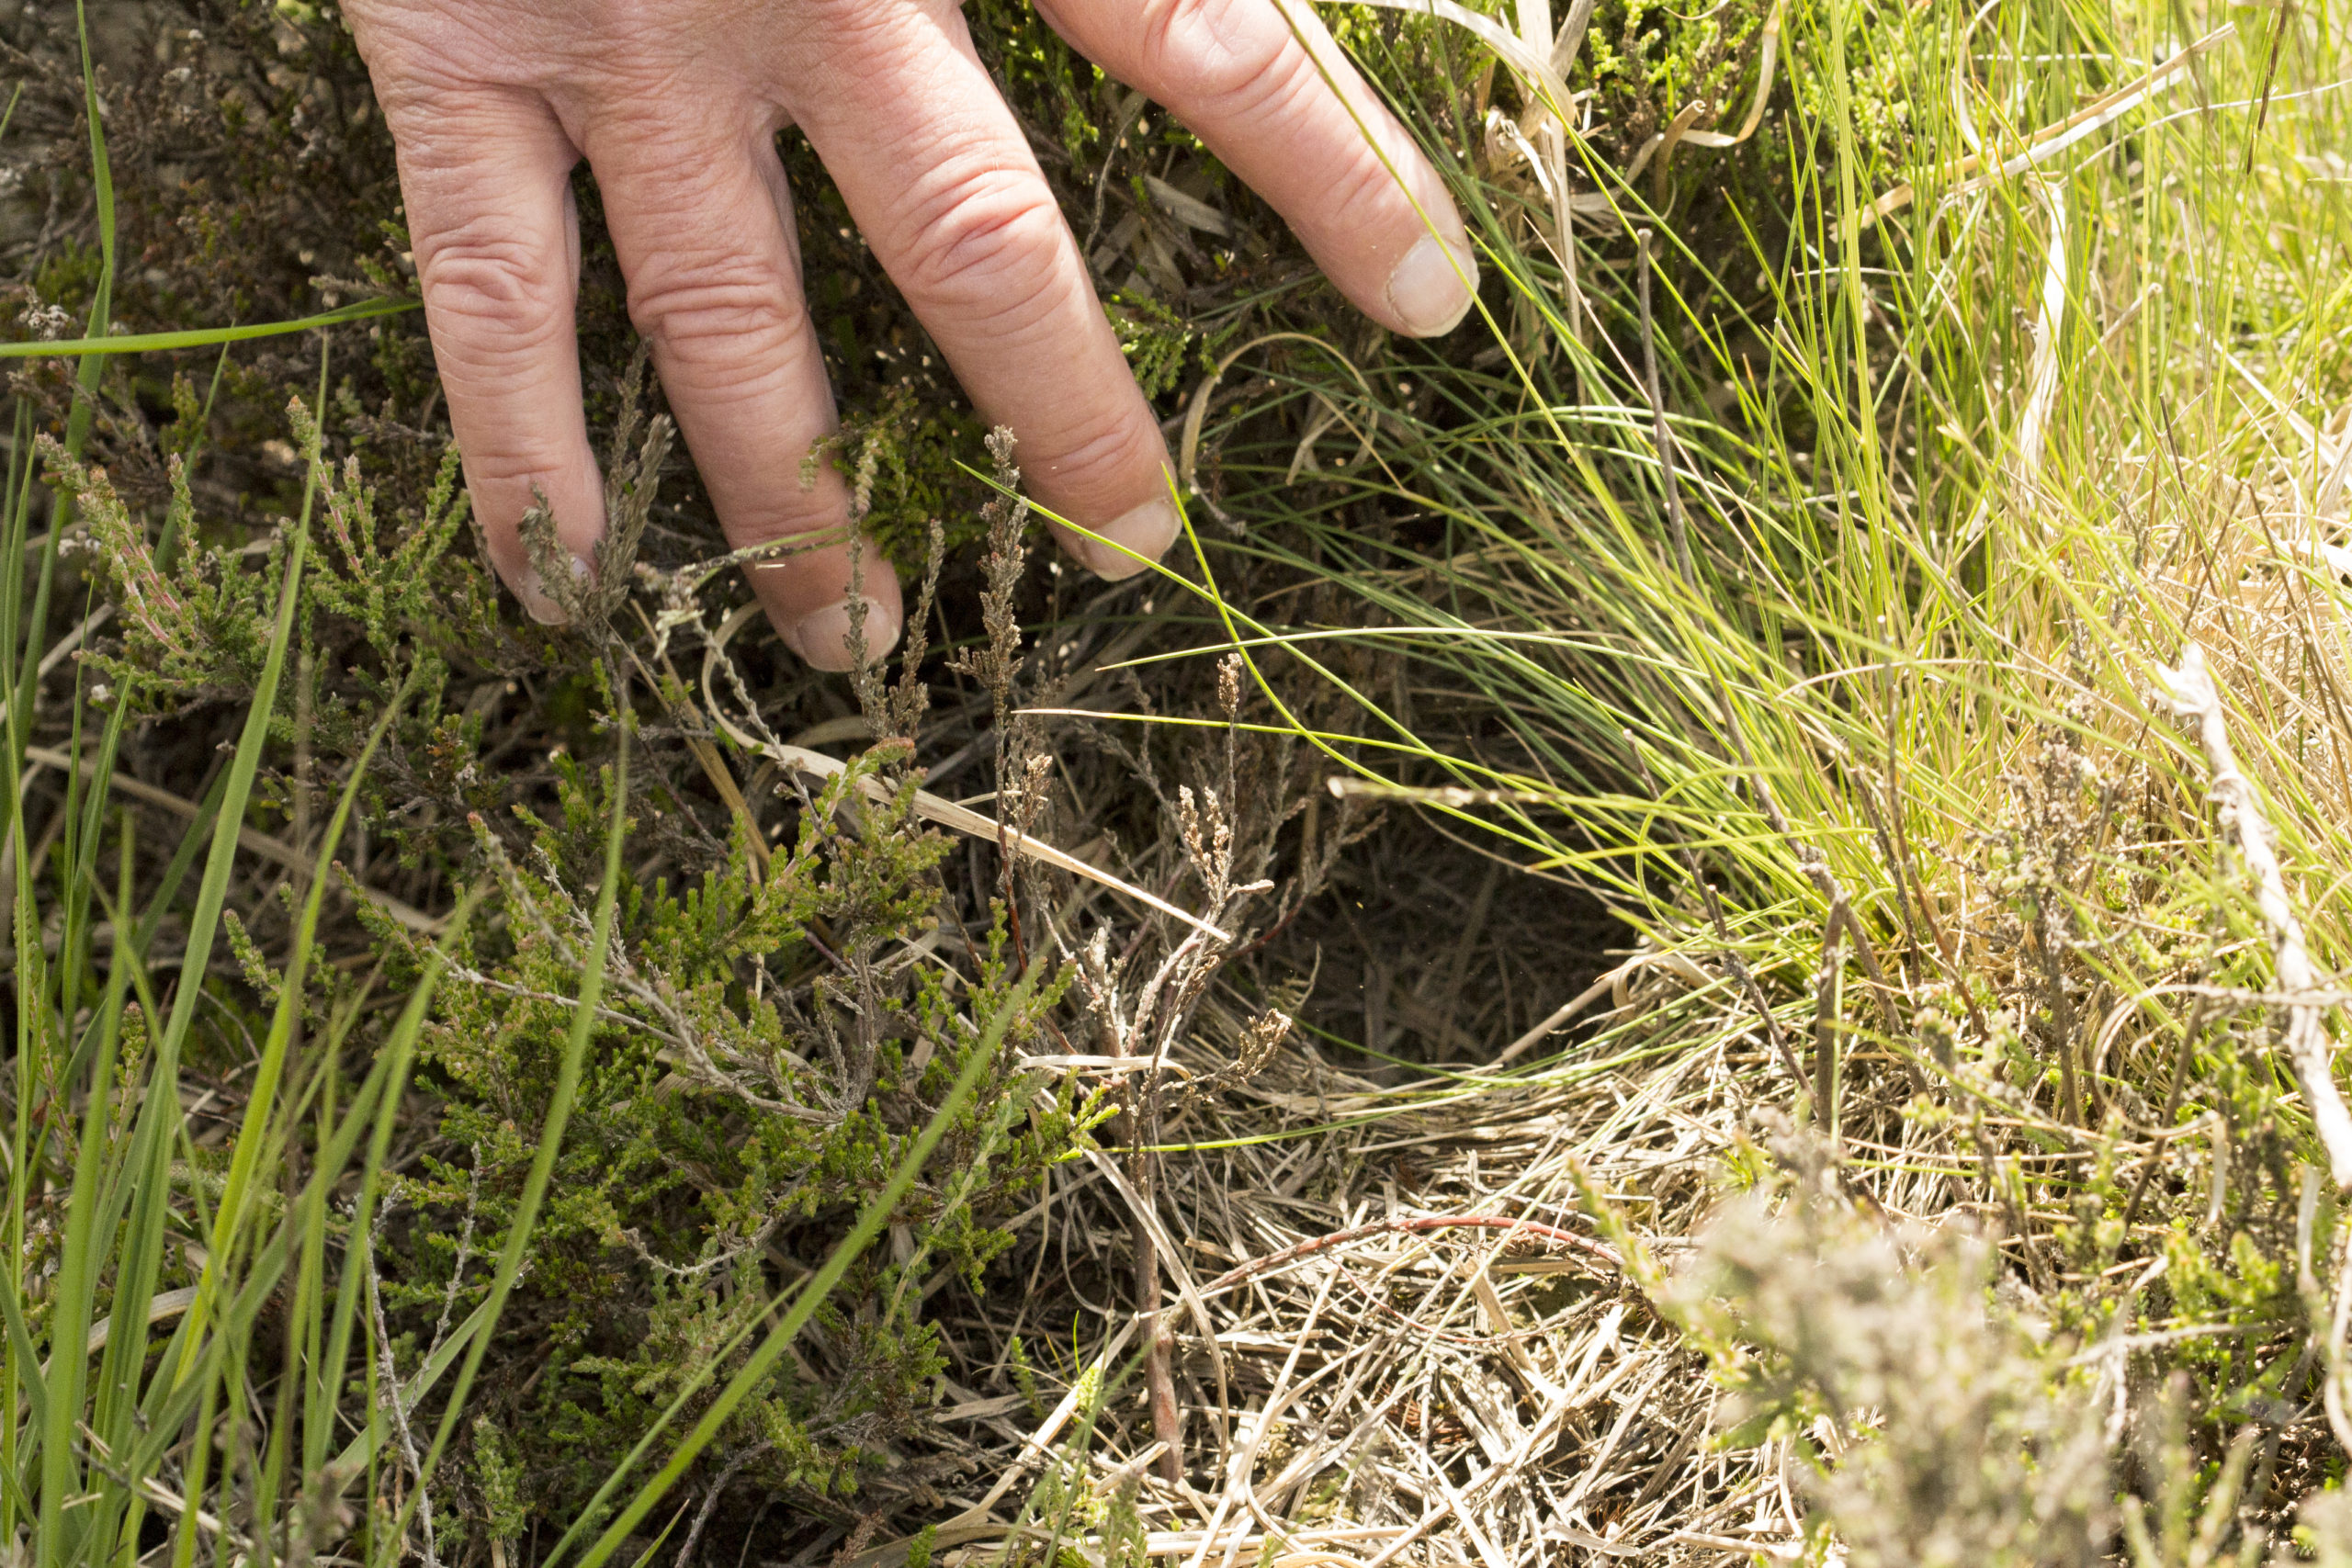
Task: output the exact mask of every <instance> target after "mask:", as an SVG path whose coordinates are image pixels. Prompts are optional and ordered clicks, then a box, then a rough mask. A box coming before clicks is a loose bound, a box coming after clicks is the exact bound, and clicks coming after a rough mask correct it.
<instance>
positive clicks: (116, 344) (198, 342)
mask: <svg viewBox="0 0 2352 1568" xmlns="http://www.w3.org/2000/svg"><path fill="white" fill-rule="evenodd" d="M423 308H424V302H423V301H422V300H418V299H357V300H354V301H353V302H352V303H350V304H348V305H339V306H337V307H335V308H334V310H322V311H320V312H319V313H318V314H317V315H315V316H300V317H296V318H294V319H292V320H290V321H256V322H254V323H253V324H252V325H249V326H242V327H192V328H189V329H187V331H184V332H174V333H123V334H121V335H119V336H116V337H107V336H102V335H98V334H96V333H93V334H91V335H89V336H85V337H78V338H67V339H63V340H62V341H60V342H56V343H0V359H48V358H51V357H59V358H62V357H66V356H70V355H80V356H82V357H83V358H84V359H85V362H87V363H90V364H98V363H101V362H102V361H103V358H104V356H105V355H115V354H164V353H169V352H171V351H172V350H175V349H188V348H216V347H220V346H221V345H223V344H232V343H251V342H253V341H254V340H255V339H256V338H269V337H284V336H287V335H288V334H290V333H307V332H316V331H318V330H319V329H321V328H322V327H340V326H347V325H349V324H350V323H351V322H353V321H375V320H378V319H379V318H380V317H384V316H399V315H405V314H407V313H408V312H409V311H411V310H421V309H423Z"/></svg>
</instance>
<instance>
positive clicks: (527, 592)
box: [515, 556, 589, 626]
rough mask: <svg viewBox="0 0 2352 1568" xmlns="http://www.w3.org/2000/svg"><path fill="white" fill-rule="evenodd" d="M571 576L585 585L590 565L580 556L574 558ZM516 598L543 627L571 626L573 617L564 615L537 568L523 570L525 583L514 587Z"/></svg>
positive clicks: (527, 612)
mask: <svg viewBox="0 0 2352 1568" xmlns="http://www.w3.org/2000/svg"><path fill="white" fill-rule="evenodd" d="M571 575H572V578H573V579H574V580H575V581H579V582H582V583H585V582H586V581H588V576H589V567H588V563H587V562H586V561H584V560H582V559H581V558H579V557H578V556H574V557H572V558H571ZM515 598H517V599H519V600H521V601H522V602H523V609H524V611H525V612H526V614H528V615H530V617H531V619H533V620H535V621H537V622H538V623H539V625H541V626H569V625H570V624H571V616H569V615H565V614H564V613H563V606H562V605H560V604H557V603H556V602H555V598H554V596H553V595H552V594H550V593H549V592H548V590H547V584H546V581H544V580H543V579H541V577H540V576H539V569H538V568H537V567H535V566H526V567H525V568H524V569H523V581H520V582H518V583H516V584H515Z"/></svg>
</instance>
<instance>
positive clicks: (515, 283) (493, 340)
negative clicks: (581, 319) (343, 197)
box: [416, 223, 570, 353]
mask: <svg viewBox="0 0 2352 1568" xmlns="http://www.w3.org/2000/svg"><path fill="white" fill-rule="evenodd" d="M416 270H417V281H418V284H419V287H421V288H423V290H424V298H425V301H426V303H427V304H429V305H430V306H431V307H432V309H433V310H434V313H435V315H436V316H437V317H438V318H439V319H440V320H441V321H443V322H445V323H447V325H450V326H452V327H455V328H457V329H458V335H460V336H462V337H466V338H468V339H469V340H476V341H479V342H481V343H482V344H483V346H484V347H485V348H486V349H488V350H489V351H490V352H493V353H495V352H499V351H501V350H504V351H508V352H513V351H521V352H526V353H527V352H530V351H532V350H535V349H537V348H539V347H541V346H544V345H545V344H547V343H548V341H550V340H552V339H553V338H555V337H556V336H557V335H559V334H560V333H562V332H563V331H564V329H565V328H566V327H567V326H568V325H569V324H570V323H569V321H568V319H567V318H568V316H569V313H570V312H569V310H568V309H567V302H566V298H565V295H564V294H563V293H562V292H561V291H560V288H559V286H558V285H557V283H556V282H555V278H556V276H557V275H558V273H559V272H560V269H559V268H557V267H555V266H552V265H549V263H548V257H547V256H546V255H545V254H542V253H541V251H540V249H539V247H537V246H535V245H533V244H531V243H528V242H527V241H525V240H523V239H521V238H519V237H518V236H516V235H514V234H512V233H508V232H503V231H497V230H493V229H492V228H491V227H490V226H489V225H487V224H482V223H476V224H470V225H465V226H461V227H459V228H458V229H456V230H454V231H447V232H444V233H442V234H440V235H438V236H436V237H435V238H434V239H432V240H430V241H420V242H419V243H418V245H417V250H416ZM468 329H473V330H470V331H469V330H468Z"/></svg>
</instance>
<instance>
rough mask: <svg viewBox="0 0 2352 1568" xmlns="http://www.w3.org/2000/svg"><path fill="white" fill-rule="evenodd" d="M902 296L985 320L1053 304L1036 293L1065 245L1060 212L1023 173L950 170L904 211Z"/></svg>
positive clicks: (982, 168)
mask: <svg viewBox="0 0 2352 1568" xmlns="http://www.w3.org/2000/svg"><path fill="white" fill-rule="evenodd" d="M910 229H911V231H912V234H913V240H912V242H911V243H910V244H909V246H908V247H907V254H908V256H909V261H908V263H907V268H906V272H907V276H906V277H905V280H904V283H905V288H906V289H907V292H908V293H909V294H910V296H913V297H916V298H920V299H923V300H925V301H927V302H930V303H933V304H936V305H939V306H943V307H945V308H947V309H950V310H961V311H980V312H984V313H986V314H988V315H989V316H990V317H992V318H993V317H1000V316H1001V315H1002V314H1003V313H1004V312H1007V311H1012V310H1019V309H1020V308H1022V305H1023V302H1024V301H1026V302H1029V303H1031V304H1034V305H1036V306H1038V307H1041V308H1042V307H1045V306H1046V305H1049V304H1053V303H1057V302H1055V301H1048V300H1046V299H1043V298H1041V295H1042V293H1043V291H1041V290H1039V289H1038V288H1035V284H1036V283H1037V281H1038V278H1039V276H1040V275H1041V274H1043V273H1044V272H1046V270H1048V269H1049V268H1050V265H1051V262H1050V258H1051V257H1052V255H1053V254H1054V252H1055V249H1056V248H1057V246H1059V245H1061V244H1063V243H1066V241H1065V240H1064V238H1063V230H1062V218H1061V212H1060V210H1059V209H1057V208H1056V207H1055V206H1054V202H1053V197H1052V196H1051V194H1050V193H1049V192H1047V191H1046V188H1045V186H1044V185H1043V183H1042V182H1040V181H1038V180H1036V179H1035V178H1032V177H1030V176H1029V175H1027V174H1026V172H1025V171H1007V170H1002V169H996V168H989V167H986V166H983V165H980V164H974V165H973V166H972V167H970V168H967V169H962V170H949V171H946V172H944V173H943V174H942V175H939V176H937V177H934V178H933V180H932V181H930V182H929V188H928V189H925V190H922V191H919V192H918V193H917V196H916V199H915V200H914V202H913V203H912V204H911V210H910Z"/></svg>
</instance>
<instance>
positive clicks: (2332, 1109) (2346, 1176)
mask: <svg viewBox="0 0 2352 1568" xmlns="http://www.w3.org/2000/svg"><path fill="white" fill-rule="evenodd" d="M2165 682H2166V683H2167V684H2169V685H2170V686H2171V688H2172V703H2173V711H2174V712H2176V713H2177V714H2178V715H2179V716H2180V717H2181V719H2182V720H2183V721H2184V722H2186V723H2188V724H2192V725H2194V726H2196V728H2197V739H2198V743H2199V745H2201V746H2202V747H2203V748H2204V750H2205V758H2206V761H2208V762H2210V763H2211V765H2212V769H2213V786H2212V796H2213V801H2214V804H2215V805H2217V806H2218V807H2221V812H2222V831H2224V832H2226V833H2228V834H2229V835H2230V836H2231V838H2232V840H2233V841H2234V843H2235V845H2236V847H2237V852H2238V856H2239V858H2240V859H2242V860H2244V861H2245V868H2246V871H2247V872H2248V873H2249V874H2251V875H2252V876H2253V878H2254V900H2255V907H2256V909H2258V910H2259V911H2260V913H2261V916H2262V926H2263V930H2264V931H2267V932H2268V933H2269V936H2270V944H2271V947H2272V949H2273V951H2274V952H2275V953H2276V954H2277V957H2276V959H2275V964H2276V965H2277V969H2278V989H2279V990H2280V991H2281V992H2283V993H2285V994H2286V995H2287V996H2288V997H2290V998H2293V999H2292V1000H2290V1001H2289V1002H2288V1003H2287V1060H2288V1063H2289V1065H2290V1066H2292V1067H2293V1068H2294V1072H2295V1081H2296V1082H2297V1083H2298V1084H2300V1085H2301V1086H2302V1090H2303V1102H2304V1103H2305V1104H2306V1105H2308V1106H2310V1107H2311V1113H2312V1128H2313V1129H2314V1130H2315V1131H2316V1132H2317V1133H2318V1134H2319V1141H2320V1143H2321V1145H2322V1146H2324V1148H2325V1149H2326V1150H2327V1163H2328V1169H2329V1173H2330V1174H2331V1175H2333V1176H2334V1177H2335V1185H2336V1186H2337V1187H2338V1188H2339V1189H2342V1188H2352V1112H2347V1111H2346V1110H2345V1108H2344V1097H2343V1096H2342V1095H2340V1094H2338V1093H2337V1092H2336V1089H2335V1074H2334V1072H2333V1071H2332V1070H2331V1067H2330V1064H2329V1055H2330V1043H2329V1041H2328V1038H2327V1030H2326V1028H2325V1026H2324V1024H2323V1023H2322V1021H2321V1020H2322V1017H2323V1015H2324V1010H2325V1009H2324V1003H2322V1002H2320V1001H2317V1000H2314V999H2312V995H2311V994H2312V993H2313V992H2316V991H2317V990H2318V989H2319V988H2320V985H2319V976H2318V973H2317V971H2316V970H2315V969H2314V968H2313V967H2312V957H2311V951H2310V949H2309V948H2307V947H2306V946H2305V945H2304V942H2303V922H2302V921H2301V919H2298V918H2297V917H2296V915H2295V907H2294V905H2293V903H2292V902H2290V900H2289V899H2288V897H2287V882H2286V878H2285V877H2284V876H2283V875H2281V874H2280V873H2279V870H2278V853H2277V852H2275V851H2274V850H2273V849H2272V847H2271V841H2272V838H2273V834H2272V832H2271V829H2270V821H2269V818H2267V817H2265V816H2264V815H2263V811H2262V801H2261V797H2260V796H2258V795H2256V793H2255V788H2254V783H2253V781H2252V780H2250V779H2248V778H2247V777H2246V776H2245V772H2244V771H2243V770H2241V769H2240V768H2239V766H2238V759H2237V752H2236V750H2235V749H2234V748H2233V747H2232V746H2231V745H2230V731H2229V726H2228V723H2227V721H2226V719H2225V717H2224V716H2223V714H2222V694H2221V693H2220V691H2218V690H2217V689H2216V688H2215V687H2214V684H2213V677H2212V674H2211V671H2208V670H2207V669H2206V667H2205V650H2204V649H2201V648H2199V646H2198V645H2197V644H2195V643H2194V642H2192V643H2190V644H2189V645H2188V647H2187V648H2186V649H2183V650H2182V651H2181V656H2180V668H2179V669H2177V670H2167V671H2165Z"/></svg>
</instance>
